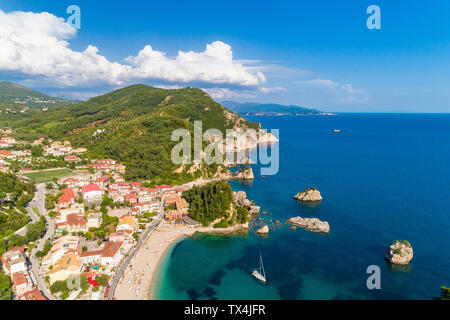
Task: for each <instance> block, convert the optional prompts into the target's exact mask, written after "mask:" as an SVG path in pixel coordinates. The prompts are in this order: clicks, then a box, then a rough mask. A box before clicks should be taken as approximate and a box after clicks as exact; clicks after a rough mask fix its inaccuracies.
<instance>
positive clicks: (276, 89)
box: [259, 87, 286, 93]
mask: <svg viewBox="0 0 450 320" xmlns="http://www.w3.org/2000/svg"><path fill="white" fill-rule="evenodd" d="M259 91H261V92H262V93H274V92H280V91H286V88H283V87H270V88H267V87H261V88H259Z"/></svg>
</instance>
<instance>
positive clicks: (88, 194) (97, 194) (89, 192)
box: [81, 184, 103, 202]
mask: <svg viewBox="0 0 450 320" xmlns="http://www.w3.org/2000/svg"><path fill="white" fill-rule="evenodd" d="M81 192H82V193H83V199H84V201H87V202H94V201H101V200H102V193H103V192H102V189H100V187H99V186H98V185H97V184H87V185H85V186H82V187H81Z"/></svg>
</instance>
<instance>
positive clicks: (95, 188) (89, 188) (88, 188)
mask: <svg viewBox="0 0 450 320" xmlns="http://www.w3.org/2000/svg"><path fill="white" fill-rule="evenodd" d="M81 190H82V191H83V193H86V192H92V191H102V189H100V187H99V186H98V185H96V184H87V185H85V186H82V187H81Z"/></svg>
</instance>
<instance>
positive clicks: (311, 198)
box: [294, 188, 323, 202]
mask: <svg viewBox="0 0 450 320" xmlns="http://www.w3.org/2000/svg"><path fill="white" fill-rule="evenodd" d="M294 199H296V200H299V201H302V202H315V201H322V199H323V198H322V195H321V194H320V191H319V190H317V189H316V188H306V189H305V190H303V191H302V192H299V193H297V194H296V195H295V196H294Z"/></svg>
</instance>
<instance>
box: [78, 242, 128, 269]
mask: <svg viewBox="0 0 450 320" xmlns="http://www.w3.org/2000/svg"><path fill="white" fill-rule="evenodd" d="M122 244H123V242H120V241H108V242H107V243H105V245H104V246H103V248H102V249H100V250H94V251H86V252H82V253H81V255H80V258H81V259H82V261H83V263H84V264H100V265H103V266H105V265H109V266H111V267H116V266H118V265H119V263H120V261H121V260H122V258H123V254H122V250H120V249H121V247H122Z"/></svg>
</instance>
